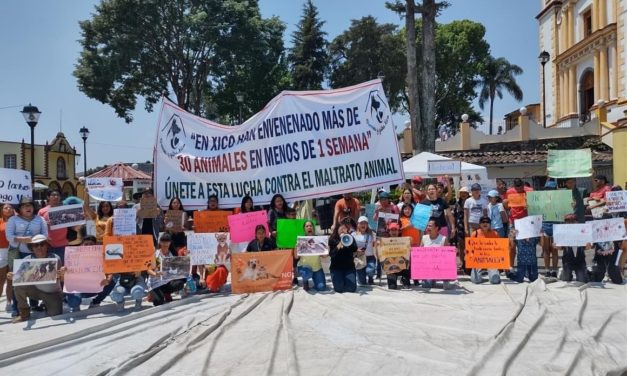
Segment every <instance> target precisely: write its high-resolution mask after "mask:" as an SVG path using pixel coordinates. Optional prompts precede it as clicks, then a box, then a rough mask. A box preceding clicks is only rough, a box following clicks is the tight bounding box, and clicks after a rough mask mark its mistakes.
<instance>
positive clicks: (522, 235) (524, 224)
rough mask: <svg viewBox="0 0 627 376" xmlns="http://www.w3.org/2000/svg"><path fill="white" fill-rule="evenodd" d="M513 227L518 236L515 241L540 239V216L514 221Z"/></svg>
mask: <svg viewBox="0 0 627 376" xmlns="http://www.w3.org/2000/svg"><path fill="white" fill-rule="evenodd" d="M514 227H515V228H516V231H518V234H516V239H518V240H520V239H529V238H537V237H540V235H541V233H542V216H541V215H530V216H528V217H524V218H521V219H515V220H514Z"/></svg>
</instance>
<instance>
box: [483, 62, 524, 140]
mask: <svg viewBox="0 0 627 376" xmlns="http://www.w3.org/2000/svg"><path fill="white" fill-rule="evenodd" d="M522 72H523V70H522V68H521V67H519V66H518V65H516V64H510V62H509V61H507V59H505V58H504V57H499V58H498V59H495V58H493V57H490V58H489V59H488V61H487V62H486V65H485V68H484V71H483V74H482V75H481V79H480V81H479V84H480V85H481V93H479V107H480V108H481V109H482V110H483V105H484V104H485V102H486V101H487V100H488V99H489V100H490V134H492V116H493V111H494V99H495V98H496V97H498V98H499V99H503V89H505V90H507V92H508V93H510V94H511V95H512V96H513V97H514V99H516V100H517V101H518V102H520V101H522V99H523V93H522V90H521V89H520V86H518V83H517V82H516V78H514V76H518V75H521V74H522Z"/></svg>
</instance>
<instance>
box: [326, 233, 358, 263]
mask: <svg viewBox="0 0 627 376" xmlns="http://www.w3.org/2000/svg"><path fill="white" fill-rule="evenodd" d="M339 243H340V239H338V238H329V255H330V256H331V267H330V268H329V269H331V270H348V271H350V270H355V261H353V258H354V256H353V253H354V252H357V242H355V241H354V242H353V244H351V245H349V246H348V247H342V248H341V249H338V248H337V246H338V245H339Z"/></svg>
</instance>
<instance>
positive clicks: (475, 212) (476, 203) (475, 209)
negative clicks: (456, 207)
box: [464, 197, 488, 224]
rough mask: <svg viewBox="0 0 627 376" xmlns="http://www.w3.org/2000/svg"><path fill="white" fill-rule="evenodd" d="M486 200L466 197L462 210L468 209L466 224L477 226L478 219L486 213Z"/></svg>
mask: <svg viewBox="0 0 627 376" xmlns="http://www.w3.org/2000/svg"><path fill="white" fill-rule="evenodd" d="M487 208H488V200H486V199H485V198H483V197H479V198H478V199H475V198H473V197H468V199H466V202H464V209H468V223H473V224H478V223H479V219H481V217H482V216H483V214H484V213H485V212H487Z"/></svg>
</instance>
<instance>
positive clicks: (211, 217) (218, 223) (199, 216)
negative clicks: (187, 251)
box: [194, 210, 231, 232]
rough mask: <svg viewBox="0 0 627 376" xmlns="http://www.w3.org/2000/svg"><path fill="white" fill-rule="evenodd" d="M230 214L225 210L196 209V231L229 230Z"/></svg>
mask: <svg viewBox="0 0 627 376" xmlns="http://www.w3.org/2000/svg"><path fill="white" fill-rule="evenodd" d="M229 215H231V212H228V211H225V210H199V211H195V212H194V232H229V221H228V219H227V218H228V216H229Z"/></svg>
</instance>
